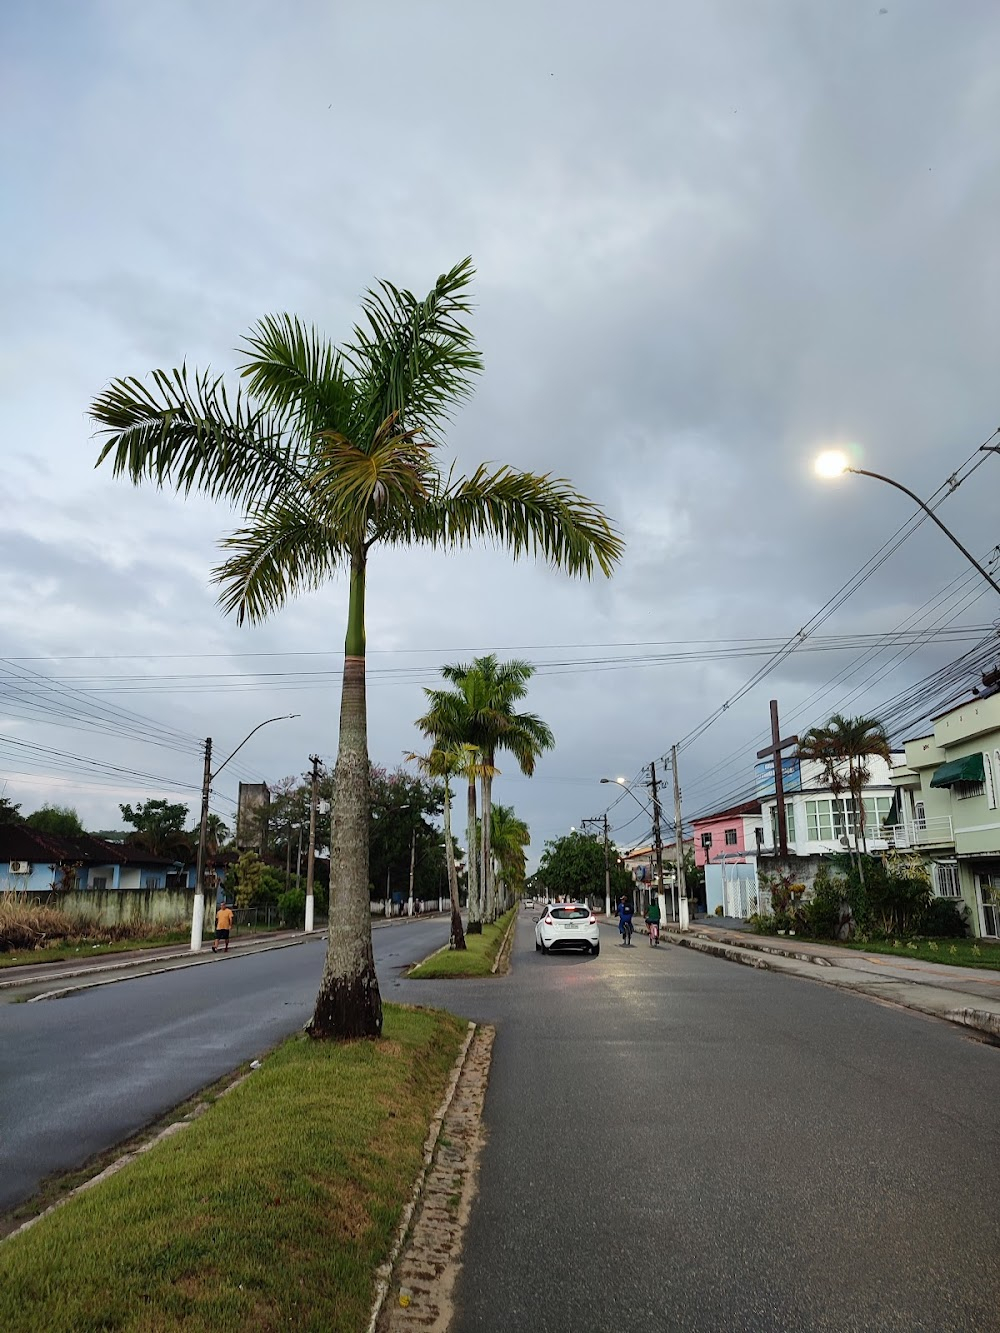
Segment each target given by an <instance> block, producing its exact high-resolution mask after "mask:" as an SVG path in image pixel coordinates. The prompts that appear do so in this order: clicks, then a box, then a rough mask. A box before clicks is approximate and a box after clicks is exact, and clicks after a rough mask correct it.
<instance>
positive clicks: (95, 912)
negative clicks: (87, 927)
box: [48, 889, 211, 926]
mask: <svg viewBox="0 0 1000 1333" xmlns="http://www.w3.org/2000/svg"><path fill="white" fill-rule="evenodd" d="M48 901H49V902H50V903H51V904H52V906H53V907H57V908H58V909H59V910H60V911H61V912H66V913H67V915H69V916H80V917H86V919H87V920H88V921H98V922H100V923H101V925H104V926H114V925H117V924H118V922H120V921H148V922H150V923H151V924H153V925H157V926H173V925H181V924H183V923H185V922H188V921H190V920H191V909H192V905H193V903H194V892H193V890H191V889H73V890H71V891H70V892H69V893H60V892H59V891H58V890H56V891H55V892H53V893H51V894H50V895H49V898H48ZM210 910H211V907H210Z"/></svg>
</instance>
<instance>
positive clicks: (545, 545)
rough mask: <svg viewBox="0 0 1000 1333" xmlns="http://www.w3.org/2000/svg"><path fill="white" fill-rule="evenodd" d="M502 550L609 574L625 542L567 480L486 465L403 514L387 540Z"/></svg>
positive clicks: (573, 571)
mask: <svg viewBox="0 0 1000 1333" xmlns="http://www.w3.org/2000/svg"><path fill="white" fill-rule="evenodd" d="M480 538H486V539H487V540H492V541H493V542H494V543H495V544H496V545H497V546H500V547H506V548H507V549H508V550H510V551H511V553H512V554H513V555H514V557H515V559H516V558H517V557H519V556H522V555H533V556H537V557H541V558H542V559H544V560H547V561H548V562H549V563H550V564H551V565H553V566H554V567H556V568H559V569H563V570H565V571H566V572H567V573H569V574H576V575H584V576H586V577H588V578H589V577H590V576H591V575H592V574H593V573H594V572H595V570H596V569H599V570H600V571H601V573H603V574H605V575H606V576H607V577H609V578H610V576H611V574H612V573H613V571H614V568H615V566H616V565H617V564H618V562H619V560H620V559H621V557H622V554H623V552H624V550H625V543H624V541H623V539H622V537H621V536H620V534H619V533H618V532H617V531H616V529H615V528H614V527H613V526H612V524H611V522H610V521H609V519H608V518H607V516H606V515H605V513H604V512H603V510H602V509H601V508H600V507H599V506H598V505H596V504H594V503H593V501H591V500H587V499H586V498H585V497H584V496H582V495H580V494H579V493H578V492H577V491H575V490H574V489H573V487H572V486H571V485H570V484H569V482H567V481H565V480H562V479H559V478H553V477H551V476H548V475H545V476H540V475H537V474H535V473H531V472H519V471H517V470H516V469H515V468H510V467H500V468H498V469H496V470H495V471H493V472H491V471H489V469H488V467H487V465H486V464H483V465H482V466H481V467H479V468H477V470H476V471H475V472H474V473H473V474H472V476H471V477H463V478H459V479H458V480H452V479H449V481H448V482H447V484H445V485H444V486H442V487H441V489H440V490H439V491H438V492H437V493H436V494H435V495H433V496H432V497H431V499H430V500H429V501H428V503H427V504H426V505H424V506H422V507H421V508H420V509H419V510H416V511H414V512H413V513H412V514H410V515H401V516H400V523H399V526H398V528H397V529H396V530H395V531H394V532H393V534H392V535H391V537H387V540H391V541H393V542H398V543H401V544H409V543H411V542H417V541H421V542H425V543H427V544H428V545H430V546H459V547H461V546H468V545H471V544H472V542H474V541H475V540H477V539H480Z"/></svg>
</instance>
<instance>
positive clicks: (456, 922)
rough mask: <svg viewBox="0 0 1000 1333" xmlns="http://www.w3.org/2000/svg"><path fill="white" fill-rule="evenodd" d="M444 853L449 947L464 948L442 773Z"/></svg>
mask: <svg viewBox="0 0 1000 1333" xmlns="http://www.w3.org/2000/svg"><path fill="white" fill-rule="evenodd" d="M444 854H445V859H446V860H447V862H448V892H449V894H450V895H451V947H452V948H453V949H464V948H465V932H464V930H463V929H462V905H461V903H460V902H459V901H458V871H457V870H456V868H455V844H454V843H453V842H452V840H451V783H450V782H449V780H448V774H447V773H445V775H444Z"/></svg>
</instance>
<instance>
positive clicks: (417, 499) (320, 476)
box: [310, 417, 434, 540]
mask: <svg viewBox="0 0 1000 1333" xmlns="http://www.w3.org/2000/svg"><path fill="white" fill-rule="evenodd" d="M395 425H396V423H395V419H394V418H393V417H390V418H389V419H388V420H387V421H385V422H383V423H382V425H381V427H380V428H379V430H378V432H377V433H376V435H375V438H374V440H373V441H372V443H371V446H370V447H369V448H367V449H363V448H359V446H358V445H356V444H354V443H353V442H352V441H351V440H348V439H346V438H345V437H344V436H342V435H339V434H337V433H336V432H333V431H324V432H321V437H320V440H319V444H320V453H319V455H318V456H317V459H316V466H315V468H314V471H313V474H312V477H311V478H310V489H311V491H312V493H313V495H314V496H315V498H316V501H317V503H318V504H319V506H320V509H321V510H322V512H323V513H324V515H325V516H327V519H328V521H329V522H330V523H331V525H332V526H334V527H336V528H344V529H347V528H348V527H356V528H357V529H358V530H359V531H363V532H365V533H366V534H367V537H368V539H369V540H378V539H379V538H380V537H381V534H382V532H383V531H384V530H386V529H388V530H390V531H391V530H392V529H393V528H394V527H395V525H396V522H397V517H396V516H397V515H398V514H399V513H403V514H407V513H409V512H410V511H411V510H413V509H415V508H417V507H419V506H420V505H422V504H423V503H425V500H426V496H427V494H428V485H429V483H430V482H432V481H433V478H434V467H433V464H432V463H431V462H430V459H429V449H430V446H429V445H428V444H426V443H425V442H424V441H423V440H420V439H418V438H417V436H416V433H415V432H413V431H408V432H400V431H398V430H396V429H395Z"/></svg>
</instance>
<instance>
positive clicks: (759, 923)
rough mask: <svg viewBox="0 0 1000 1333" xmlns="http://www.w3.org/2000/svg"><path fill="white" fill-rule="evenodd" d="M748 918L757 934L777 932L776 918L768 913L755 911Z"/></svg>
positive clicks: (751, 927)
mask: <svg viewBox="0 0 1000 1333" xmlns="http://www.w3.org/2000/svg"><path fill="white" fill-rule="evenodd" d="M748 920H749V925H750V929H751V930H752V931H753V933H754V934H755V935H773V934H774V932H775V929H776V927H775V919H774V917H773V916H771V915H769V914H768V913H765V912H754V914H753V915H752V916H751V917H750V918H749V919H748Z"/></svg>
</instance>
